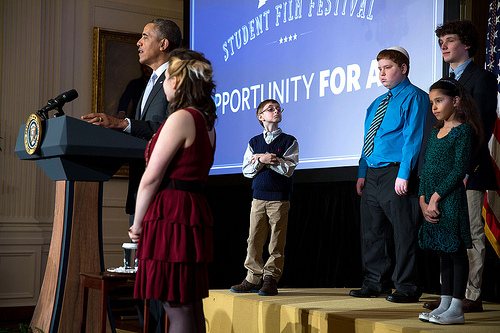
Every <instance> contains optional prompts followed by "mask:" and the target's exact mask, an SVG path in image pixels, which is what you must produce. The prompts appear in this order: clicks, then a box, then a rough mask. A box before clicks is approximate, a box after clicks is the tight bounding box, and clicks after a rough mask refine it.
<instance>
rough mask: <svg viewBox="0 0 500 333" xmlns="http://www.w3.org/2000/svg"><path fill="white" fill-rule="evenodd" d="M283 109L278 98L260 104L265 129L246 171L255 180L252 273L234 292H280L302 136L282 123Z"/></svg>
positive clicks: (252, 146)
mask: <svg viewBox="0 0 500 333" xmlns="http://www.w3.org/2000/svg"><path fill="white" fill-rule="evenodd" d="M282 112H283V109H282V108H281V107H280V104H279V103H278V102H277V101H275V100H274V99H268V100H265V101H263V102H261V103H260V104H259V106H258V107H257V119H258V120H259V122H260V124H261V125H262V127H264V132H263V133H262V134H259V135H257V136H255V137H253V138H252V139H250V142H249V143H248V146H247V150H246V152H245V156H244V158H243V175H244V176H245V177H248V178H253V183H252V189H253V201H252V208H251V211H250V232H249V236H248V240H247V243H248V247H247V257H246V259H245V268H246V269H247V276H246V278H245V279H244V280H243V282H242V283H240V284H238V285H234V286H232V287H231V291H232V292H235V293H249V292H258V293H259V295H263V296H273V295H276V294H278V287H277V283H278V281H279V279H280V277H281V274H282V272H283V264H284V259H285V258H284V250H285V241H286V229H287V223H288V211H289V209H290V194H291V193H292V186H293V178H292V174H293V171H294V170H295V167H296V166H297V164H298V162H299V144H298V143H297V140H296V139H295V138H294V137H293V136H291V135H288V134H285V133H283V132H282V130H281V129H280V128H279V127H278V124H279V123H280V122H281V119H282ZM269 229H270V232H269V234H270V239H269V259H268V260H267V262H266V263H265V264H264V261H263V259H262V251H263V247H264V244H265V242H266V239H267V235H268V231H269Z"/></svg>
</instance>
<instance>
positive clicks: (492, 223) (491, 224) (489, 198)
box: [483, 0, 500, 257]
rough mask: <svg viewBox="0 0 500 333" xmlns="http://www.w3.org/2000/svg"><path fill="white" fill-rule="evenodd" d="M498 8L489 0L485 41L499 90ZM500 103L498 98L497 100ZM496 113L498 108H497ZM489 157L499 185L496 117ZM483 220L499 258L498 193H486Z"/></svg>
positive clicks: (499, 136)
mask: <svg viewBox="0 0 500 333" xmlns="http://www.w3.org/2000/svg"><path fill="white" fill-rule="evenodd" d="M499 31H500V7H499V3H498V0H491V2H490V15H489V19H488V36H487V40H486V69H487V70H489V71H490V72H492V73H493V74H495V75H496V77H497V83H498V84H499V89H500V50H499V48H500V40H499V38H498V32H499ZM499 101H500V98H499ZM497 113H498V107H497ZM490 151H491V157H492V159H493V165H494V167H495V172H496V176H497V182H499V183H500V121H499V119H498V117H497V120H496V123H495V131H494V132H493V136H492V138H491V141H490ZM483 218H484V220H485V221H486V224H485V226H484V230H485V233H486V237H487V238H488V240H489V241H490V243H491V245H492V246H493V248H494V249H495V252H496V253H497V255H498V256H499V257H500V222H499V221H500V191H488V192H487V194H486V196H485V198H484V206H483Z"/></svg>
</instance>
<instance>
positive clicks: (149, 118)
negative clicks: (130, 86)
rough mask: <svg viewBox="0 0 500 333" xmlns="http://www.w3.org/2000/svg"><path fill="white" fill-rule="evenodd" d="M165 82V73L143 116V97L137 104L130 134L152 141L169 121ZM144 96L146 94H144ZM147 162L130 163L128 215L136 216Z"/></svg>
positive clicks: (152, 92) (146, 105) (150, 96)
mask: <svg viewBox="0 0 500 333" xmlns="http://www.w3.org/2000/svg"><path fill="white" fill-rule="evenodd" d="M164 80H165V73H162V74H161V75H160V76H159V77H158V80H156V83H155V85H154V86H153V89H152V90H151V93H150V94H149V97H148V100H147V101H146V104H145V105H144V112H143V113H142V115H141V104H142V96H141V99H140V100H139V103H138V104H137V109H136V112H135V119H130V134H131V135H133V136H135V137H138V138H141V139H144V140H148V141H149V140H150V139H151V138H152V137H153V135H154V134H155V133H156V131H157V130H158V129H159V128H160V126H161V124H162V123H163V122H164V121H165V119H167V115H168V101H167V97H166V96H165V92H164V91H163V81H164ZM143 95H144V92H143ZM145 164H146V162H145V160H135V161H132V162H130V166H129V182H128V193H127V204H126V207H125V211H126V212H127V214H134V212H135V199H136V196H137V190H138V188H139V183H140V182H141V177H142V174H143V173H144V169H145Z"/></svg>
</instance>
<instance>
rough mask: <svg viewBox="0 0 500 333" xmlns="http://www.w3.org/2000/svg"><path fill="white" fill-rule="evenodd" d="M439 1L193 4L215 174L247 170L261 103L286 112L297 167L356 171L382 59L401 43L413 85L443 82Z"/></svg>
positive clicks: (193, 36) (193, 38)
mask: <svg viewBox="0 0 500 333" xmlns="http://www.w3.org/2000/svg"><path fill="white" fill-rule="evenodd" d="M442 3H443V1H442V0H406V1H401V0H386V1H382V0H361V1H358V0H285V1H284V0H281V1H270V0H268V1H266V0H238V1H235V0H191V1H190V47H191V48H192V49H194V50H196V51H200V52H203V53H204V54H205V56H206V57H207V58H208V59H209V60H210V61H211V62H212V65H213V68H214V75H215V80H216V84H217V94H216V104H217V115H218V121H217V123H216V130H217V151H216V155H215V163H214V166H213V167H212V171H211V174H228V173H239V172H241V164H242V161H243V154H244V152H245V149H246V147H247V144H248V141H249V139H250V138H251V137H253V136H255V135H257V134H258V133H261V132H262V130H263V128H262V127H261V125H260V124H259V122H258V121H257V119H256V115H255V112H256V108H257V106H258V104H259V103H260V102H261V101H262V100H264V99H267V98H274V99H276V100H278V101H279V102H280V104H281V105H282V107H283V108H285V112H284V113H283V121H282V123H281V124H280V127H281V128H282V129H283V131H284V132H286V133H289V134H292V135H294V136H295V137H296V138H297V140H298V142H299V146H300V163H299V166H298V168H299V169H306V168H307V169H310V168H326V167H338V166H356V165H357V164H358V159H359V156H360V152H361V147H362V144H363V123H364V117H365V111H366V108H367V107H368V106H369V105H370V103H371V102H372V101H373V100H374V99H375V98H376V97H377V96H379V95H381V94H383V93H385V92H386V88H384V87H383V86H382V85H381V83H380V82H379V79H378V68H377V66H378V64H377V61H376V56H377V53H378V52H379V51H380V50H382V49H385V48H388V47H391V46H402V47H404V48H405V49H406V50H407V51H408V52H409V54H410V75H409V78H410V81H411V82H412V83H413V84H415V85H417V86H418V87H420V88H421V89H423V90H424V91H427V90H428V88H429V86H430V85H431V84H432V83H433V82H434V81H436V80H437V79H439V78H440V77H441V71H442V60H441V53H440V51H439V48H438V45H437V38H436V36H435V34H434V30H435V28H436V26H437V25H438V24H441V23H442V18H443V4H442Z"/></svg>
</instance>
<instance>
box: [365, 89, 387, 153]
mask: <svg viewBox="0 0 500 333" xmlns="http://www.w3.org/2000/svg"><path fill="white" fill-rule="evenodd" d="M391 96H392V93H391V92H390V91H389V92H388V93H387V96H385V97H384V99H383V100H382V101H381V102H380V104H379V105H378V108H377V112H375V117H373V120H372V123H371V125H370V128H369V129H368V132H367V133H366V137H365V144H364V145H363V153H364V154H365V156H366V157H368V156H370V155H371V154H372V153H373V139H374V138H375V134H376V133H377V130H378V128H379V127H380V124H381V123H382V120H383V119H384V115H385V111H386V110H387V105H388V104H389V98H391Z"/></svg>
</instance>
